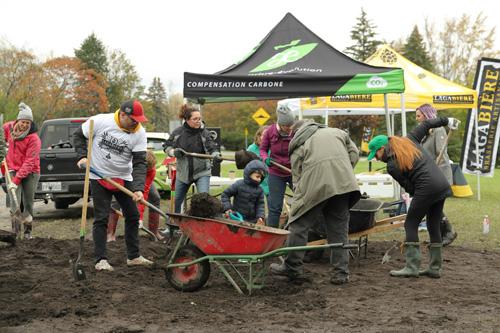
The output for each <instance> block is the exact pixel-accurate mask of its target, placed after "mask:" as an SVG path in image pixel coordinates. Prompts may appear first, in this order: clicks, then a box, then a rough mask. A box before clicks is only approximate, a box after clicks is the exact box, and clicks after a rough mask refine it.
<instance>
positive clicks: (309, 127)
mask: <svg viewBox="0 0 500 333" xmlns="http://www.w3.org/2000/svg"><path fill="white" fill-rule="evenodd" d="M289 151H290V160H291V162H292V176H293V183H294V187H295V190H294V192H293V202H292V205H291V207H290V219H289V221H288V223H292V222H293V221H295V220H297V219H298V218H299V217H301V216H302V215H304V214H305V213H307V212H308V211H309V210H311V209H312V208H314V207H315V206H317V205H318V204H320V203H321V202H323V201H325V200H327V199H329V198H331V197H333V196H336V195H340V194H346V193H351V196H350V199H349V207H352V206H353V205H354V204H355V203H356V202H357V201H358V200H359V198H360V196H361V194H360V192H359V187H358V182H357V181H356V176H355V175H354V170H353V168H354V166H355V165H356V163H357V162H358V160H359V151H358V149H357V148H356V145H355V144H354V143H353V142H352V141H351V139H350V138H349V135H348V134H347V133H346V132H344V131H342V130H340V129H337V128H329V127H326V126H325V125H321V124H317V123H314V122H306V123H304V124H303V125H302V126H301V127H300V128H299V130H298V131H297V132H296V133H295V135H294V137H293V140H292V141H291V142H290V147H289Z"/></svg>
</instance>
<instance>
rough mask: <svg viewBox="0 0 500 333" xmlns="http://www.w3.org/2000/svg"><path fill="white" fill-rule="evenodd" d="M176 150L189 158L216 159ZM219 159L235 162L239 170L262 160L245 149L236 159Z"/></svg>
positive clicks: (287, 170)
mask: <svg viewBox="0 0 500 333" xmlns="http://www.w3.org/2000/svg"><path fill="white" fill-rule="evenodd" d="M176 149H179V150H180V151H181V152H183V153H184V154H185V155H187V156H192V157H198V158H206V159H213V158H214V156H212V155H208V154H198V153H188V152H187V151H185V150H184V149H182V148H176ZM219 159H220V160H223V161H224V160H225V161H235V162H236V167H237V168H238V169H243V168H245V166H246V165H247V164H248V162H250V161H252V160H260V158H259V157H258V156H257V155H255V154H254V153H252V152H250V151H246V150H244V149H242V150H239V151H237V152H236V153H235V154H234V158H228V157H221V158H219ZM271 164H272V165H274V166H276V167H278V168H280V169H281V170H283V171H286V172H289V173H291V172H292V170H290V169H289V168H287V167H286V166H284V165H282V164H279V163H277V162H275V161H271Z"/></svg>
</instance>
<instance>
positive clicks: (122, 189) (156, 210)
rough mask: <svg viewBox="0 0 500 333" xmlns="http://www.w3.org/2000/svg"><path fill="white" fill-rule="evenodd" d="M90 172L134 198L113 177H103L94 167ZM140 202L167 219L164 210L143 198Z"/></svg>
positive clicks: (133, 195) (132, 194)
mask: <svg viewBox="0 0 500 333" xmlns="http://www.w3.org/2000/svg"><path fill="white" fill-rule="evenodd" d="M90 172H92V173H93V174H94V175H96V176H97V177H101V178H102V179H104V180H105V181H107V182H108V183H110V184H111V185H113V186H114V187H116V188H117V189H119V190H120V191H122V192H123V193H125V194H126V195H128V196H129V197H131V198H135V194H134V193H133V192H132V191H131V190H129V189H128V188H126V187H125V186H123V185H121V184H118V183H117V182H115V181H114V180H113V179H111V178H109V177H105V176H103V175H101V174H100V173H99V172H98V171H97V170H95V169H94V168H92V167H91V168H90ZM141 204H143V205H145V206H148V207H149V208H150V209H152V210H154V211H155V212H157V213H158V214H160V215H161V216H163V217H164V218H166V219H167V220H168V219H169V218H168V216H167V214H165V213H164V212H162V210H161V209H159V208H158V207H156V206H155V205H153V204H151V203H149V202H147V201H146V200H144V199H141Z"/></svg>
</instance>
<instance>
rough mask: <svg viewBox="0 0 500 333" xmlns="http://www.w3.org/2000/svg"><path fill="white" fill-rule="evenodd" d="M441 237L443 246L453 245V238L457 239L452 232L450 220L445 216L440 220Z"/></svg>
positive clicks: (455, 234)
mask: <svg viewBox="0 0 500 333" xmlns="http://www.w3.org/2000/svg"><path fill="white" fill-rule="evenodd" d="M441 235H442V238H443V246H447V245H450V244H451V243H453V241H454V240H455V238H457V235H458V234H457V233H456V232H455V231H454V230H453V226H452V225H451V223H450V220H448V218H447V217H446V216H445V217H443V219H442V220H441Z"/></svg>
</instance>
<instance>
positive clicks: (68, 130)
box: [40, 124, 81, 149]
mask: <svg viewBox="0 0 500 333" xmlns="http://www.w3.org/2000/svg"><path fill="white" fill-rule="evenodd" d="M80 126H81V124H53V125H47V126H46V127H45V130H44V131H43V134H42V136H41V138H40V140H41V141H42V149H48V148H51V146H53V145H57V144H62V143H65V142H68V141H69V143H70V144H71V146H72V147H73V134H74V133H75V132H76V131H77V130H78V128H80ZM65 147H66V148H69V146H67V145H66V146H65Z"/></svg>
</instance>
